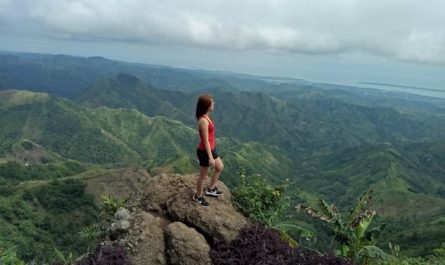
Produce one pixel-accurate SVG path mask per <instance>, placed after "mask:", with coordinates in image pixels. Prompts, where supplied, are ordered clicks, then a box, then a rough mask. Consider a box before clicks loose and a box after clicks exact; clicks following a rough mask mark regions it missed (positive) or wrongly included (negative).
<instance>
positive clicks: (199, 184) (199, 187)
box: [196, 167, 209, 197]
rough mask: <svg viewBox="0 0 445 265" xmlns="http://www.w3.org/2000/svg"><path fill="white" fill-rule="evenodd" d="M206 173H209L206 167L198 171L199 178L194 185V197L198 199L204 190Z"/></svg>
mask: <svg viewBox="0 0 445 265" xmlns="http://www.w3.org/2000/svg"><path fill="white" fill-rule="evenodd" d="M208 171H209V168H208V167H200V169H199V178H198V182H197V183H196V195H197V196H198V197H202V190H203V188H204V182H205V180H206V178H207V173H208Z"/></svg>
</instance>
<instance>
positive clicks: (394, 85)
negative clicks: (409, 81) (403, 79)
mask: <svg viewBox="0 0 445 265" xmlns="http://www.w3.org/2000/svg"><path fill="white" fill-rule="evenodd" d="M358 83H359V84H363V85H373V86H386V87H395V88H408V89H416V90H424V91H432V92H442V93H445V90H441V89H435V88H426V87H416V86H404V85H397V84H389V83H376V82H358Z"/></svg>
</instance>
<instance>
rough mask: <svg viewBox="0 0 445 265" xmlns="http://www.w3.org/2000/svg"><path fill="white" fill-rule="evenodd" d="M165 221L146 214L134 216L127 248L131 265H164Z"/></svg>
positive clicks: (141, 213)
mask: <svg viewBox="0 0 445 265" xmlns="http://www.w3.org/2000/svg"><path fill="white" fill-rule="evenodd" d="M166 222H167V221H166V220H165V219H163V218H160V217H156V216H153V215H152V214H150V213H147V212H144V211H142V212H140V213H138V214H137V215H136V216H135V220H134V225H133V229H132V230H131V232H130V233H129V235H128V241H127V247H128V248H129V250H130V257H131V260H132V263H133V264H137V265H165V264H167V262H166V258H165V243H164V230H163V227H164V226H165V224H166Z"/></svg>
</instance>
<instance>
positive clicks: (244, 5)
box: [0, 0, 445, 64]
mask: <svg viewBox="0 0 445 265" xmlns="http://www.w3.org/2000/svg"><path fill="white" fill-rule="evenodd" d="M4 14H9V15H8V16H3V15H4ZM0 15H2V17H3V19H1V20H0V23H3V24H5V23H7V24H9V25H10V24H16V25H17V27H15V28H14V27H12V28H11V30H15V31H16V33H17V31H19V32H22V34H31V33H33V34H36V30H37V32H42V33H44V34H46V35H49V36H51V37H58V38H75V39H84V40H94V39H101V40H107V39H111V40H119V41H124V42H125V41H128V42H134V41H138V42H146V43H153V42H156V43H159V42H161V43H169V44H176V45H177V44H180V45H190V46H203V47H210V48H219V49H226V50H240V49H241V50H278V51H286V52H294V53H310V54H317V53H319V54H335V53H346V54H347V53H357V52H358V53H367V54H370V55H379V56H385V57H389V58H392V59H397V60H406V61H415V62H425V63H440V64H444V63H445V1H442V0H430V1H422V0H392V1H385V0H373V1H365V0H363V1H360V0H312V1H303V0H293V1H292V0H288V1H286V0H256V1H255V0H245V1H239V0H238V1H236V0H194V1H192V0H189V1H186V0H169V1H161V0H159V1H155V0H127V1H120V0H107V1H97V0H40V1H35V0H17V1H14V2H12V1H7V0H0ZM5 17H6V18H5ZM2 20H3V22H2ZM5 21H6V22H5ZM19 25H20V26H19ZM31 26H32V27H31ZM27 28H31V29H32V31H33V32H26V29H27ZM3 32H5V27H3ZM2 34H4V33H2Z"/></svg>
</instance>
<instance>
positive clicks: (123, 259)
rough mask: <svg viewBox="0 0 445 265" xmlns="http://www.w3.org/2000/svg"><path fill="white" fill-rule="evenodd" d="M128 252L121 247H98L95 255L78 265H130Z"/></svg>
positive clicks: (89, 256) (77, 264)
mask: <svg viewBox="0 0 445 265" xmlns="http://www.w3.org/2000/svg"><path fill="white" fill-rule="evenodd" d="M128 264H130V262H129V260H128V257H127V252H126V251H125V249H124V248H123V247H121V246H104V245H99V246H97V248H96V250H95V251H94V253H92V254H91V255H88V257H86V258H85V259H83V260H81V261H80V262H77V263H76V265H128Z"/></svg>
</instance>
